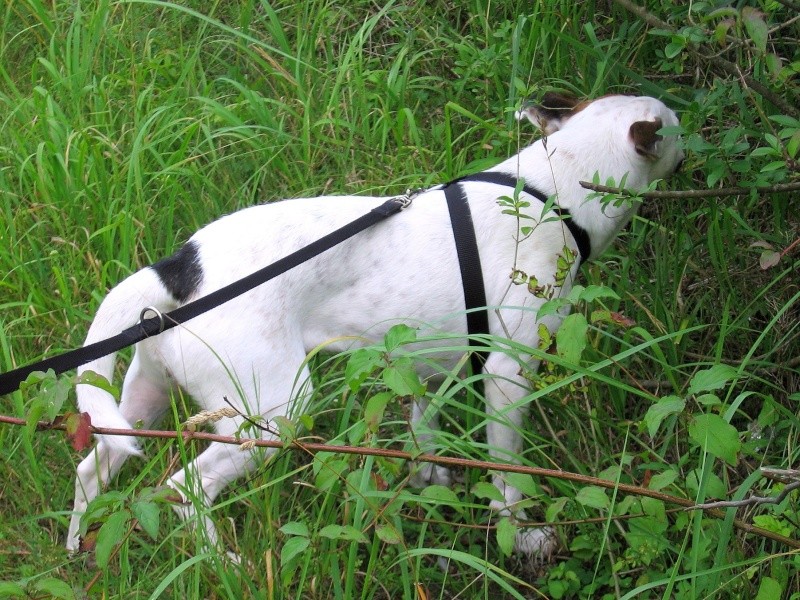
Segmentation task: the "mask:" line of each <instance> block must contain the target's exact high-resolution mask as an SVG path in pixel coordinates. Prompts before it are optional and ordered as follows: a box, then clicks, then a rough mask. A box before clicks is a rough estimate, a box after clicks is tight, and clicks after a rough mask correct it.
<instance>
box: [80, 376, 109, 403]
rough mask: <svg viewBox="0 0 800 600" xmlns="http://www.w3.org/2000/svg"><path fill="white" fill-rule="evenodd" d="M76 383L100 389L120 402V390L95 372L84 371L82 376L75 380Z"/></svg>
mask: <svg viewBox="0 0 800 600" xmlns="http://www.w3.org/2000/svg"><path fill="white" fill-rule="evenodd" d="M75 383H76V384H78V383H83V384H86V385H92V386H94V387H96V388H100V389H101V390H104V391H106V392H108V393H109V394H111V395H112V396H114V399H115V400H119V388H118V387H117V386H115V385H113V384H112V383H110V382H109V381H108V379H106V378H105V377H103V376H102V375H98V374H97V373H95V372H94V371H84V372H83V373H81V374H80V376H78V377H76V378H75Z"/></svg>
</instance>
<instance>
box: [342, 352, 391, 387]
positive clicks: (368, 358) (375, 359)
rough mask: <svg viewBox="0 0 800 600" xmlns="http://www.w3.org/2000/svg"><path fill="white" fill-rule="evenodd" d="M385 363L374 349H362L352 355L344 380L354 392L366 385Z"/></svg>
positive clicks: (346, 366)
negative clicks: (369, 378) (370, 377)
mask: <svg viewBox="0 0 800 600" xmlns="http://www.w3.org/2000/svg"><path fill="white" fill-rule="evenodd" d="M382 363H383V355H382V354H381V352H380V351H378V350H375V349H374V348H360V349H358V350H356V351H355V352H353V353H352V354H351V355H350V358H349V359H347V365H345V368H344V378H345V381H346V382H347V385H348V386H349V387H350V389H351V390H352V391H354V392H357V391H358V389H359V388H360V387H361V386H362V385H363V384H364V382H365V381H366V380H367V377H369V376H370V374H372V372H373V371H374V370H375V369H376V368H377V367H378V366H380V365H381V364H382Z"/></svg>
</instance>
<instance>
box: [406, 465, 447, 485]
mask: <svg viewBox="0 0 800 600" xmlns="http://www.w3.org/2000/svg"><path fill="white" fill-rule="evenodd" d="M452 483H453V476H452V475H451V474H450V469H448V468H447V467H442V466H441V465H433V464H431V463H424V464H421V465H417V466H416V467H415V468H414V471H413V472H412V473H411V486H412V487H416V488H424V487H427V486H429V485H443V486H446V487H450V484H452Z"/></svg>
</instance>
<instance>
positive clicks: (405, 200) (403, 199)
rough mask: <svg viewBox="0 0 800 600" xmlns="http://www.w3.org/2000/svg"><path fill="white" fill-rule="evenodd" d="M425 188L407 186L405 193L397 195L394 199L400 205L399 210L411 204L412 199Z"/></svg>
mask: <svg viewBox="0 0 800 600" xmlns="http://www.w3.org/2000/svg"><path fill="white" fill-rule="evenodd" d="M424 191H425V190H424V189H422V188H413V189H412V188H409V189H407V190H406V193H405V194H403V195H402V196H397V197H396V198H395V200H396V201H397V203H398V204H399V205H400V210H403V209H406V208H408V207H409V206H411V202H412V200H414V198H416V197H417V196H419V195H420V194H421V193H422V192H424Z"/></svg>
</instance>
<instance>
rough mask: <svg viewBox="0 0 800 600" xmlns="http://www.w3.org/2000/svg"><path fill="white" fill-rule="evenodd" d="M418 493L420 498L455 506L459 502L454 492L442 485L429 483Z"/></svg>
mask: <svg viewBox="0 0 800 600" xmlns="http://www.w3.org/2000/svg"><path fill="white" fill-rule="evenodd" d="M419 495H420V496H421V497H422V498H425V499H427V500H432V501H434V502H436V503H440V504H451V505H453V506H454V507H456V508H457V507H458V506H459V505H460V504H461V501H460V500H459V499H458V496H456V493H455V492H454V491H453V490H451V489H450V488H449V487H445V486H443V485H429V486H428V487H426V488H425V489H423V490H422V491H421V492H420V494H419Z"/></svg>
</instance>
